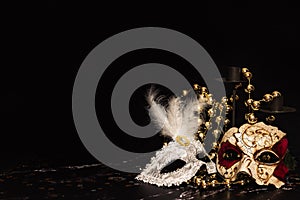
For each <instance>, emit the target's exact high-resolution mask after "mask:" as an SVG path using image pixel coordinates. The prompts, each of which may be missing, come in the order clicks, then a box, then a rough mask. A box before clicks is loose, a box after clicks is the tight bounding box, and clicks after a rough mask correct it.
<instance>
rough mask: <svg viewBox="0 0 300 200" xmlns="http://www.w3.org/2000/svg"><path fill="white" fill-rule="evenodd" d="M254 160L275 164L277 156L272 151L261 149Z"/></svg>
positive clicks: (277, 160)
mask: <svg viewBox="0 0 300 200" xmlns="http://www.w3.org/2000/svg"><path fill="white" fill-rule="evenodd" d="M255 160H256V161H258V162H260V163H264V164H275V163H278V162H279V160H280V159H279V157H278V156H277V155H276V154H275V153H274V152H272V151H262V152H260V153H259V154H257V156H256V158H255Z"/></svg>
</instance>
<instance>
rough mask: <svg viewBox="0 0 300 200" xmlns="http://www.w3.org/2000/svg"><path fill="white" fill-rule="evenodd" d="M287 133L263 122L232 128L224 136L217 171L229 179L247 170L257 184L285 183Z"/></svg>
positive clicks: (276, 184) (232, 179)
mask: <svg viewBox="0 0 300 200" xmlns="http://www.w3.org/2000/svg"><path fill="white" fill-rule="evenodd" d="M285 136H286V134H285V133H284V132H282V131H280V130H278V128H277V127H274V126H270V125H266V124H264V123H263V122H259V123H256V124H253V125H251V124H244V125H242V126H241V127H240V128H239V129H238V128H236V127H233V128H231V129H229V130H228V131H227V132H226V133H225V134H224V136H223V138H222V140H221V143H220V146H219V151H218V156H217V161H216V164H217V170H218V172H219V173H220V174H221V175H222V176H223V177H224V178H226V179H229V180H230V181H235V180H236V179H237V177H238V174H239V173H247V174H248V175H250V176H251V177H253V178H254V179H255V181H256V183H257V184H259V185H268V184H273V185H275V186H276V187H277V188H279V187H281V186H282V185H284V177H285V175H286V173H287V171H288V169H287V167H286V166H285V165H284V163H283V158H284V156H285V154H286V151H287V144H288V141H287V138H286V137H285Z"/></svg>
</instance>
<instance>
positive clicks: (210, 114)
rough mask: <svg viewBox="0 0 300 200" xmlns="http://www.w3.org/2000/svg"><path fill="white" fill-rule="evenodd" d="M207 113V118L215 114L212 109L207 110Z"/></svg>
mask: <svg viewBox="0 0 300 200" xmlns="http://www.w3.org/2000/svg"><path fill="white" fill-rule="evenodd" d="M207 112H208V115H209V117H213V116H214V114H215V112H214V110H213V109H212V108H211V109H209V110H208V111H207Z"/></svg>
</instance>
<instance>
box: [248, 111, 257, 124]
mask: <svg viewBox="0 0 300 200" xmlns="http://www.w3.org/2000/svg"><path fill="white" fill-rule="evenodd" d="M248 122H249V123H250V124H255V123H256V122H257V118H256V117H255V115H254V113H250V114H249V116H248Z"/></svg>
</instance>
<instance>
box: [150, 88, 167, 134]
mask: <svg viewBox="0 0 300 200" xmlns="http://www.w3.org/2000/svg"><path fill="white" fill-rule="evenodd" d="M157 93H158V92H157V91H154V90H153V89H150V91H149V93H148V96H147V101H148V104H149V106H150V107H149V108H148V112H149V116H150V119H151V121H152V122H153V123H154V125H155V126H156V128H157V130H158V131H161V133H162V134H163V135H169V136H170V137H171V132H168V131H170V130H171V129H172V128H171V127H170V125H169V122H168V118H167V112H166V110H165V107H164V106H162V105H161V104H159V103H156V101H155V99H156V98H157ZM160 98H162V97H160Z"/></svg>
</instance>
